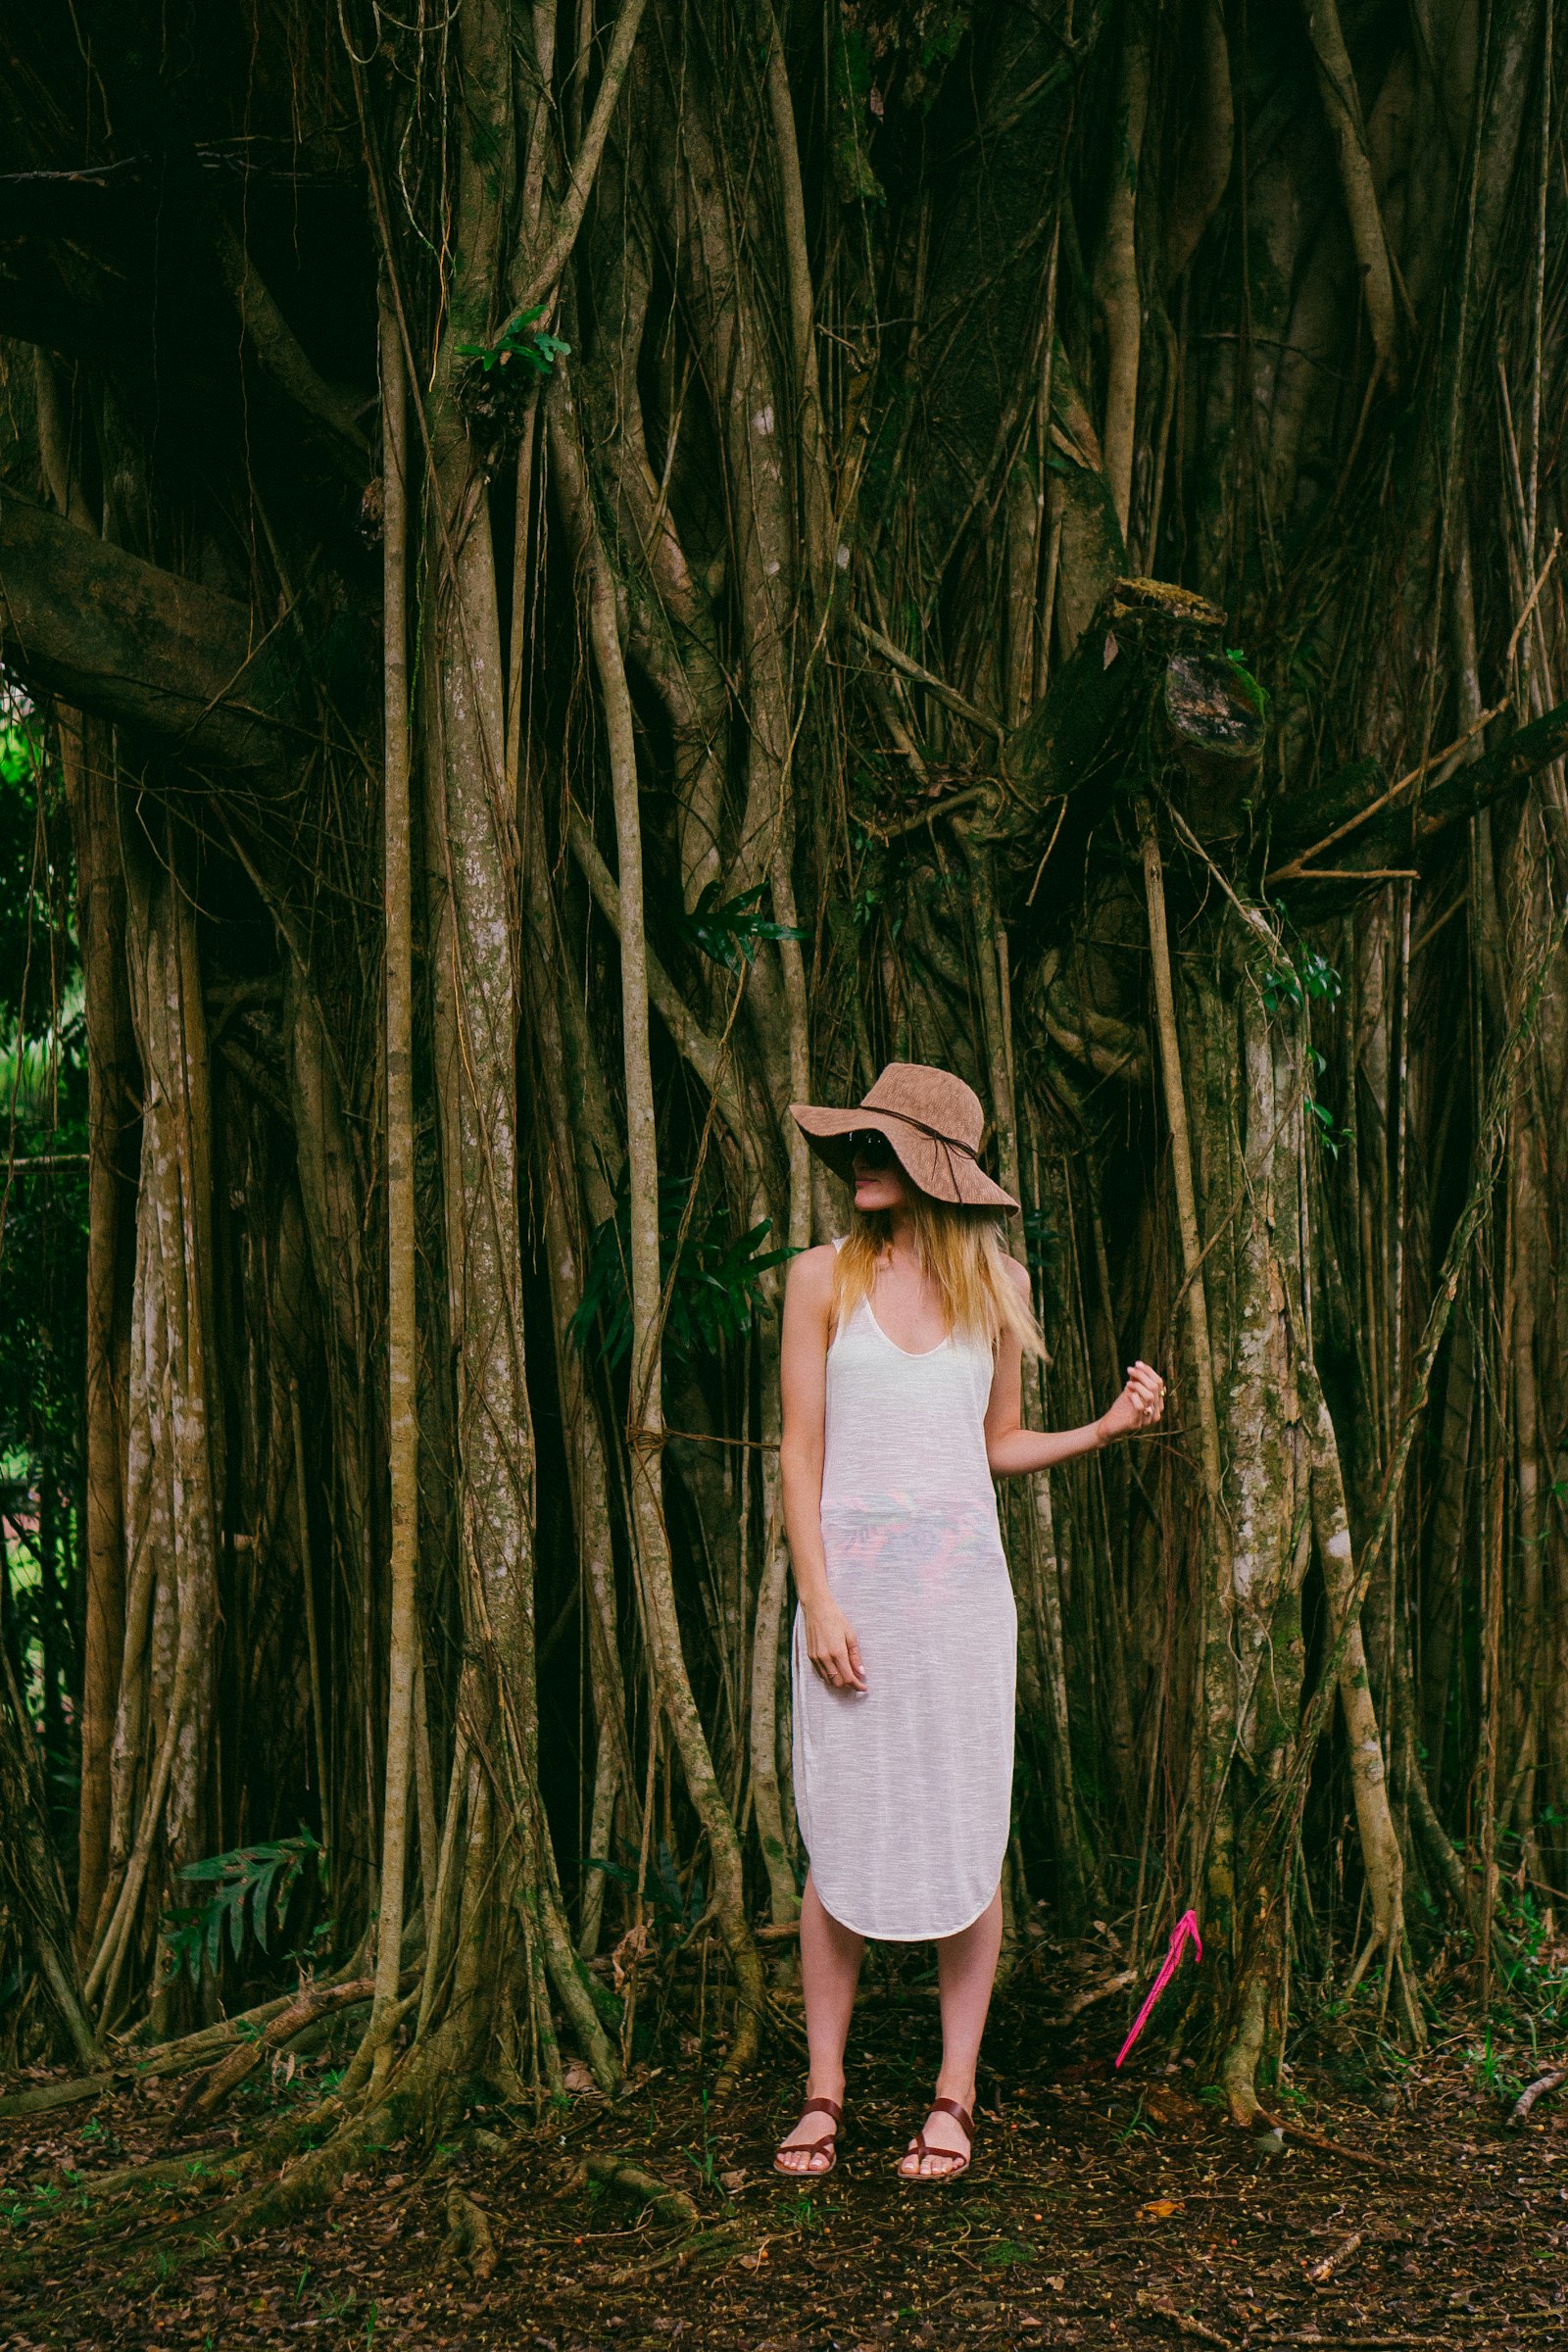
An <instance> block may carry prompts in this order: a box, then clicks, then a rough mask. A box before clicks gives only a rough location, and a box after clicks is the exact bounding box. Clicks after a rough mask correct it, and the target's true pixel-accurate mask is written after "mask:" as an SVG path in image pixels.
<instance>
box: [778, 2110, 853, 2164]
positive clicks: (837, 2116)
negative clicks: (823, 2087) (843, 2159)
mask: <svg viewBox="0 0 1568 2352" xmlns="http://www.w3.org/2000/svg"><path fill="white" fill-rule="evenodd" d="M809 2115H830V2116H831V2117H832V2118H833V2122H834V2124H835V2126H836V2125H838V2124H841V2123H842V2122H843V2120H844V2110H843V2108H842V2107H841V2106H840V2105H839V2103H838V2101H837V2099H808V2100H807V2102H806V2104H805V2106H804V2107H803V2108H802V2109H801V2116H802V2119H803V2121H804V2119H805V2118H806V2117H807V2116H809ZM799 2129H800V2126H799V2125H797V2126H796V2130H797V2131H799ZM838 2140H839V2135H838V2132H837V2131H836V2130H834V2131H824V2132H823V2134H822V2136H821V2138H820V2139H795V2140H789V2141H783V2140H781V2141H780V2143H779V2145H778V2148H777V2149H776V2151H775V2153H774V2156H773V2170H774V2172H775V2173H782V2174H783V2176H784V2178H785V2180H826V2179H827V2177H828V2175H829V2173H830V2172H831V2171H832V2170H833V2167H834V2166H835V2165H836V2164H837V2162H838V2160H839V2147H838ZM786 2147H787V2148H788V2150H789V2153H790V2154H791V2155H792V2156H804V2157H805V2158H806V2162H805V2163H804V2164H783V2163H781V2162H780V2161H779V2160H780V2158H781V2157H782V2156H783V2155H784V2152H785V2149H786ZM824 2148H826V2150H827V2152H828V2157H827V2162H826V2164H813V2163H812V2162H811V2158H812V2157H813V2156H820V2155H821V2153H822V2150H823V2149H824Z"/></svg>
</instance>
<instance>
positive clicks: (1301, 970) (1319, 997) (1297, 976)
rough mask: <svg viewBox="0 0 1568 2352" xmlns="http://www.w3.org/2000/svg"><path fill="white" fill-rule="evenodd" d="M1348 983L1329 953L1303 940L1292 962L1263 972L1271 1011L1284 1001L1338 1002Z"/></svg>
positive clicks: (1287, 1003)
mask: <svg viewBox="0 0 1568 2352" xmlns="http://www.w3.org/2000/svg"><path fill="white" fill-rule="evenodd" d="M1344 994H1345V983H1344V981H1343V980H1342V979H1341V978H1340V975H1339V973H1338V972H1337V971H1336V970H1335V968H1334V966H1333V964H1332V963H1330V961H1329V959H1328V957H1327V956H1323V955H1320V954H1319V952H1318V950H1317V949H1316V948H1314V947H1312V946H1311V945H1310V944H1309V943H1308V942H1307V941H1305V940H1301V941H1300V942H1299V945H1298V947H1297V950H1296V952H1295V954H1294V955H1293V956H1292V957H1291V960H1290V962H1289V963H1278V964H1270V966H1269V968H1268V970H1267V971H1266V972H1265V973H1264V974H1263V1003H1264V1005H1265V1006H1266V1008H1267V1009H1268V1010H1269V1011H1270V1012H1278V1010H1279V1008H1280V1006H1281V1005H1294V1006H1295V1007H1296V1008H1297V1010H1298V1011H1299V1009H1300V1007H1301V1006H1302V1005H1307V1004H1312V1005H1337V1004H1338V1003H1339V1001H1340V999H1341V997H1343V996H1344Z"/></svg>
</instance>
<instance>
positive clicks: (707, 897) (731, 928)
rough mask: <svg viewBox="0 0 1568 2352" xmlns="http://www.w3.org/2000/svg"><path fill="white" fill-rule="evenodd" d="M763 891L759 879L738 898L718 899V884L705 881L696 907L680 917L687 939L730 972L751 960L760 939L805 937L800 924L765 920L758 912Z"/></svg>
mask: <svg viewBox="0 0 1568 2352" xmlns="http://www.w3.org/2000/svg"><path fill="white" fill-rule="evenodd" d="M766 890H767V885H766V883H765V882H759V883H757V884H756V885H755V886H754V887H753V888H752V889H751V890H743V891H742V892H741V893H740V895H739V897H737V898H733V899H725V900H723V901H722V902H720V899H719V896H718V884H717V883H716V882H705V883H704V885H703V888H702V893H701V896H700V897H699V899H698V901H697V904H696V906H695V907H693V908H692V910H691V912H690V914H688V915H686V916H685V917H684V921H683V928H684V930H685V933H686V936H687V938H688V939H689V940H690V941H691V943H692V945H693V946H694V947H696V948H700V949H701V950H702V952H703V954H704V955H705V956H711V957H712V959H713V961H714V962H715V963H722V964H724V965H725V966H726V967H727V968H728V969H729V970H730V971H732V972H738V971H739V970H740V968H741V964H742V962H743V960H744V961H745V962H746V963H749V964H750V963H755V961H756V960H757V951H758V948H759V946H760V943H761V942H762V941H763V940H764V939H809V938H810V936H811V934H810V932H809V931H808V930H806V929H805V928H804V927H803V926H802V925H801V924H799V923H774V922H769V921H768V920H767V919H766V918H765V917H764V916H763V915H762V914H761V913H760V911H759V909H760V906H761V902H762V899H763V897H764V895H765V893H766Z"/></svg>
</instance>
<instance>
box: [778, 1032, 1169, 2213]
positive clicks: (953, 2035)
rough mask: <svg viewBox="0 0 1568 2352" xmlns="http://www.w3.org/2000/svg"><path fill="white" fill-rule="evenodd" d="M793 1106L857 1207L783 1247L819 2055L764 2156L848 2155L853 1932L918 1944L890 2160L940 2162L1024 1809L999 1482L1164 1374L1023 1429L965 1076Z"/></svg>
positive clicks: (1011, 1315) (1127, 1406) (1135, 1415)
mask: <svg viewBox="0 0 1568 2352" xmlns="http://www.w3.org/2000/svg"><path fill="white" fill-rule="evenodd" d="M791 1110H792V1112H793V1114H794V1116H795V1118H796V1119H797V1121H798V1122H799V1124H800V1126H801V1127H802V1129H803V1130H804V1132H805V1134H806V1136H807V1139H808V1141H809V1144H810V1146H811V1148H812V1150H813V1151H815V1152H817V1153H818V1154H819V1155H820V1157H821V1158H822V1159H824V1160H825V1161H826V1162H827V1164H828V1166H829V1167H830V1168H832V1169H833V1170H834V1172H835V1173H836V1174H837V1175H840V1176H842V1177H844V1178H846V1179H847V1180H848V1181H849V1182H851V1183H852V1184H853V1186H854V1193H855V1202H854V1208H853V1211H852V1213H851V1217H850V1229H849V1232H848V1234H847V1235H846V1236H845V1237H844V1238H843V1239H842V1240H841V1241H837V1242H834V1243H832V1244H831V1245H828V1246H826V1247H824V1248H821V1249H816V1250H804V1251H803V1252H802V1254H801V1255H800V1256H799V1257H797V1258H796V1259H795V1260H794V1261H793V1262H792V1264H791V1267H790V1273H789V1280H788V1283H787V1286H786V1290H785V1299H784V1333H783V1361H782V1378H783V1403H784V1427H783V1447H782V1473H783V1489H784V1518H785V1526H786V1530H787V1533H788V1536H789V1545H790V1558H791V1562H792V1564H793V1567H794V1571H795V1587H796V1593H797V1594H798V1597H799V1601H800V1606H799V1608H798V1610H797V1612H796V1618H795V1638H794V1648H793V1655H792V1664H793V1674H794V1701H795V1721H794V1767H795V1797H796V1806H797V1810H798V1813H799V1817H800V1824H801V1835H802V1838H803V1839H804V1841H805V1844H806V1849H807V1853H808V1855H809V1862H810V1868H809V1872H808V1875H807V1881H806V1892H805V1896H804V1899H803V1903H802V1910H801V1977H802V1984H803V1987H804V1991H805V1997H806V2030H807V2040H808V2044H809V2070H810V2071H809V2081H808V2083H807V2099H806V2104H805V2108H804V2110H803V2112H802V2116H801V2120H800V2122H799V2124H798V2125H797V2126H796V2128H795V2130H794V2131H792V2132H791V2133H790V2134H789V2136H788V2138H787V2139H786V2140H785V2141H784V2142H783V2144H782V2146H781V2147H780V2148H779V2151H778V2154H777V2157H776V2158H775V2163H776V2165H777V2168H778V2170H779V2171H780V2172H786V2173H792V2174H820V2173H825V2172H828V2171H830V2170H831V2169H832V2166H833V2163H834V2161H835V2155H836V2149H835V2134H836V2131H837V2128H838V2123H839V2119H840V2115H841V2112H842V2101H843V2096H844V2046H845V2041H846V2038H847V2036H848V2034H849V2026H850V2013H851V2011H852V2009H853V2007H854V2004H855V1988H856V1983H857V1980H858V1976H859V1969H860V1956H861V1953H862V1952H863V1950H864V1947H865V1938H866V1937H867V1936H876V1937H880V1938H883V1939H885V1940H887V1941H890V1942H896V1943H912V1942H923V1941H928V1940H929V1941H934V1942H935V1943H936V1946H937V1973H938V1978H939V1983H940V1989H941V1996H942V2068H941V2072H940V2074H939V2075H938V2077H937V2087H936V2096H935V2098H934V2099H933V2101H932V2105H931V2111H930V2113H929V2114H928V2115H927V2117H926V2119H925V2123H924V2125H923V2126H922V2128H921V2129H920V2130H919V2131H917V2132H916V2133H915V2136H914V2138H913V2139H912V2140H911V2141H910V2143H909V2148H908V2152H907V2155H906V2156H905V2157H904V2159H903V2161H902V2163H901V2165H900V2167H899V2170H900V2172H901V2173H902V2174H903V2175H904V2176H905V2177H906V2178H907V2179H908V2180H952V2179H953V2178H955V2176H956V2175H957V2174H958V2173H961V2172H963V2171H964V2170H965V2169H966V2167H967V2165H968V2162H969V2149H970V2143H971V2141H972V2140H973V2137H974V2124H973V2120H972V2119H973V2107H974V2095H975V2067H976V2063H977V2061H978V2058H979V2053H980V2036H981V2033H982V2031H983V2029H984V2026H985V2019H986V2010H987V2007H988V2005H989V2002H990V1999H991V1986H992V1981H993V1979H994V1977H995V1975H996V1968H997V1955H998V1953H999V1951H1000V1949H1001V1944H1002V1893H1001V1880H1002V1865H1003V1860H1004V1857H1005V1853H1006V1848H1007V1838H1008V1834H1009V1829H1010V1821H1011V1793H1012V1721H1013V1671H1014V1661H1015V1655H1016V1648H1017V1617H1016V1612H1015V1610H1014V1607H1013V1599H1012V1588H1011V1584H1010V1582H1009V1579H1008V1575H1007V1564H1006V1560H1005V1555H1004V1552H1003V1548H1002V1538H1001V1532H1000V1529H999V1527H998V1523H997V1502H996V1494H995V1491H994V1489H993V1486H992V1480H993V1478H996V1477H1001V1476H1005V1475H1009V1474H1017V1473H1020V1472H1026V1471H1031V1470H1044V1469H1047V1468H1049V1467H1050V1465H1051V1464H1052V1463H1054V1462H1064V1461H1069V1460H1071V1458H1072V1457H1073V1455H1075V1454H1080V1453H1088V1452H1091V1451H1092V1450H1093V1449H1094V1448H1095V1447H1097V1446H1104V1445H1108V1444H1109V1443H1110V1442H1111V1440H1112V1439H1115V1438H1118V1437H1122V1436H1125V1435H1129V1434H1131V1433H1132V1432H1134V1431H1137V1430H1142V1429H1148V1428H1150V1427H1152V1424H1153V1423H1154V1422H1155V1421H1157V1420H1158V1418H1159V1415H1160V1412H1161V1410H1162V1408H1163V1404H1164V1395H1165V1388H1164V1383H1163V1381H1162V1380H1161V1379H1160V1378H1159V1375H1158V1374H1157V1373H1156V1372H1153V1371H1152V1370H1151V1369H1150V1367H1149V1366H1148V1365H1147V1364H1144V1363H1138V1364H1135V1365H1134V1366H1133V1368H1132V1370H1131V1372H1130V1373H1129V1375H1128V1379H1127V1386H1126V1388H1125V1389H1124V1390H1123V1392H1122V1394H1121V1396H1120V1397H1118V1398H1117V1400H1116V1402H1115V1403H1114V1404H1113V1405H1112V1406H1111V1407H1110V1410H1109V1411H1108V1412H1106V1413H1103V1414H1102V1416H1101V1418H1100V1419H1099V1420H1098V1421H1095V1422H1091V1423H1090V1424H1089V1426H1088V1427H1087V1428H1084V1429H1074V1430H1065V1431H1054V1432H1051V1433H1043V1432H1040V1431H1035V1430H1027V1429H1025V1428H1023V1427H1022V1425H1021V1416H1020V1410H1019V1407H1020V1402H1021V1392H1022V1361H1023V1353H1024V1350H1025V1349H1026V1348H1027V1349H1028V1350H1029V1351H1030V1352H1031V1353H1040V1352H1042V1351H1043V1342H1042V1340H1041V1336H1040V1331H1039V1328H1038V1326H1037V1324H1036V1322H1035V1319H1034V1315H1033V1312H1032V1310H1031V1307H1030V1303H1029V1277H1028V1274H1027V1272H1026V1271H1025V1269H1024V1267H1022V1266H1021V1265H1019V1264H1018V1262H1017V1261H1016V1259H1014V1258H1012V1257H1010V1256H1009V1255H1008V1254H1007V1252H1006V1249H1005V1242H1004V1238H1003V1230H1004V1229H1003V1214H1002V1212H1003V1211H1005V1210H1006V1209H1009V1208H1016V1207H1017V1205H1018V1204H1017V1202H1016V1201H1014V1200H1013V1199H1012V1198H1011V1196H1010V1195H1009V1194H1007V1193H1005V1192H1004V1191H1003V1190H1002V1188H1001V1186H1000V1185H997V1184H993V1182H992V1181H991V1179H990V1177H989V1176H987V1175H986V1174H985V1172H984V1170H983V1169H982V1168H981V1166H980V1163H979V1158H978V1151H979V1145H980V1139H981V1135H982V1132H983V1128H984V1113H983V1111H982V1107H981V1103H980V1100H979V1097H978V1096H977V1095H976V1094H975V1093H974V1091H973V1089H972V1088H970V1087H968V1086H965V1084H964V1083H963V1081H962V1079H961V1078H956V1077H954V1076H953V1075H952V1074H951V1072H949V1071H947V1070H936V1069H928V1068H926V1067H925V1066H923V1065H922V1064H920V1063H918V1062H891V1063H890V1064H889V1065H888V1067H887V1068H886V1069H885V1070H884V1071H883V1072H882V1075H881V1077H880V1078H878V1080H877V1082H876V1084H875V1086H873V1087H872V1089H871V1091H870V1093H869V1094H868V1095H867V1096H866V1097H865V1099H864V1101H863V1102H862V1103H859V1104H858V1106H857V1107H855V1108H854V1109H851V1110H826V1109H821V1108H819V1107H817V1106H816V1105H814V1104H810V1103H792V1104H791Z"/></svg>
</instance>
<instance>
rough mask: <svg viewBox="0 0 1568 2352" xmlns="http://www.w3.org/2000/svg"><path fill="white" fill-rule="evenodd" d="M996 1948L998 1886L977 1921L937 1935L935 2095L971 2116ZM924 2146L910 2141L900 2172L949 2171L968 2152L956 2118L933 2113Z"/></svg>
mask: <svg viewBox="0 0 1568 2352" xmlns="http://www.w3.org/2000/svg"><path fill="white" fill-rule="evenodd" d="M1001 1950H1002V1889H1001V1887H998V1888H997V1891H996V1893H995V1894H994V1895H993V1897H992V1899H991V1901H990V1902H989V1903H988V1904H987V1906H986V1908H985V1909H984V1910H983V1911H982V1912H981V1914H980V1916H979V1918H978V1919H976V1920H973V1921H971V1922H970V1924H969V1926H968V1927H966V1928H965V1929H964V1930H963V1931H962V1933H961V1934H959V1935H957V1936H942V1937H941V1938H940V1940H939V1942H938V1944H937V1982H938V1985H940V1987H941V1992H942V2072H941V2073H940V2074H939V2075H938V2077H937V2097H938V2098H939V2099H956V2100H957V2102H958V2105H959V2106H960V2107H963V2108H965V2109H967V2111H968V2112H969V2114H971V2115H972V2114H973V2113H974V2077H975V2068H976V2067H977V2066H978V2064H979V2062H980V2036H981V2034H983V2033H984V2032H985V2030H986V2011H987V2009H989V2007H990V2006H991V1987H992V1985H993V1984H994V1983H995V1981H996V1974H997V1959H998V1956H999V1954H1000V1953H1001ZM925 2144H926V2146H927V2148H928V2149H929V2150H930V2151H931V2152H930V2154H929V2155H927V2156H925V2157H921V2156H919V2155H918V2154H917V2153H916V2152H915V2150H914V2148H913V2145H912V2143H911V2146H910V2150H909V2153H908V2155H907V2156H906V2157H905V2159H904V2162H903V2163H902V2164H901V2165H900V2167H899V2170H900V2172H901V2173H908V2174H911V2175H912V2174H914V2173H946V2172H951V2171H952V2169H953V2162H954V2160H955V2159H956V2158H958V2157H962V2156H966V2155H967V2154H968V2152H969V2143H968V2141H967V2140H966V2139H965V2138H964V2136H963V2127H962V2126H961V2124H959V2123H958V2122H957V2120H956V2117H954V2116H951V2115H942V2114H939V2113H937V2112H936V2111H934V2110H933V2112H932V2113H931V2114H930V2115H928V2116H927V2117H926V2119H925Z"/></svg>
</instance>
